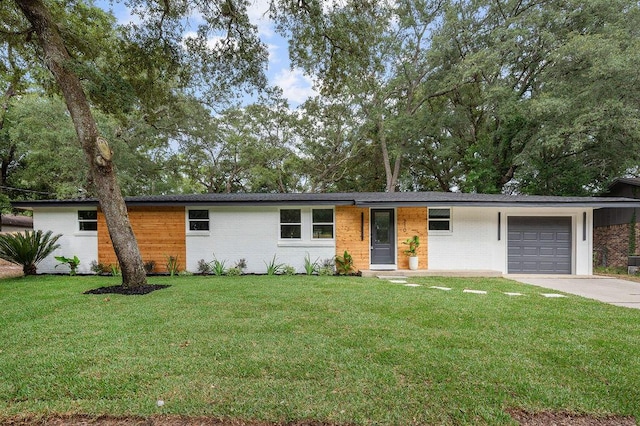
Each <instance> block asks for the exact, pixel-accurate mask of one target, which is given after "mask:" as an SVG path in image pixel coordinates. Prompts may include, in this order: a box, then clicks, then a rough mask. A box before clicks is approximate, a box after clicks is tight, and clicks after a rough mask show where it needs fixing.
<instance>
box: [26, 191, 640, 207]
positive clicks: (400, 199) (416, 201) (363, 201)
mask: <svg viewBox="0 0 640 426" xmlns="http://www.w3.org/2000/svg"><path fill="white" fill-rule="evenodd" d="M125 201H126V203H127V205H128V206H235V205H245V206H246V205H355V206H361V207H402V206H425V205H428V206H432V207H433V206H442V207H446V206H477V207H589V208H603V207H639V208H640V200H635V199H631V198H617V197H558V196H536V195H505V194H470V193H460V192H338V193H293V194H292V193H289V194H255V193H253V194H248V193H236V194H186V195H148V196H139V197H126V198H125ZM97 205H98V200H97V199H95V198H85V199H68V200H38V201H16V202H13V206H14V207H15V208H19V209H31V208H34V207H40V208H42V207H64V206H69V207H71V206H97Z"/></svg>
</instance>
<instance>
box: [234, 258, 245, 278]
mask: <svg viewBox="0 0 640 426" xmlns="http://www.w3.org/2000/svg"><path fill="white" fill-rule="evenodd" d="M234 268H237V269H239V270H240V272H241V273H243V274H244V270H245V269H247V259H244V258H242V259H238V261H237V262H236V264H235V265H234Z"/></svg>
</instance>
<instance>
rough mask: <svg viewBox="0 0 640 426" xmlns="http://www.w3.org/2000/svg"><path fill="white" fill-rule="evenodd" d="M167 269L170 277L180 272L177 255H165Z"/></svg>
mask: <svg viewBox="0 0 640 426" xmlns="http://www.w3.org/2000/svg"><path fill="white" fill-rule="evenodd" d="M167 271H169V275H170V276H172V277H173V276H174V275H176V274H177V273H178V272H180V261H179V260H178V256H167Z"/></svg>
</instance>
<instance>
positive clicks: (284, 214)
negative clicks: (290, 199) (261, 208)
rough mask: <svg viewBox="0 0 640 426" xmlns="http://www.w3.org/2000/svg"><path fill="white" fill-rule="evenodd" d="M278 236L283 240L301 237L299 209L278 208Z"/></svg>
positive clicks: (300, 213)
mask: <svg viewBox="0 0 640 426" xmlns="http://www.w3.org/2000/svg"><path fill="white" fill-rule="evenodd" d="M280 238H281V239H283V240H290V239H296V240H299V239H301V238H302V212H301V211H300V209H281V210H280Z"/></svg>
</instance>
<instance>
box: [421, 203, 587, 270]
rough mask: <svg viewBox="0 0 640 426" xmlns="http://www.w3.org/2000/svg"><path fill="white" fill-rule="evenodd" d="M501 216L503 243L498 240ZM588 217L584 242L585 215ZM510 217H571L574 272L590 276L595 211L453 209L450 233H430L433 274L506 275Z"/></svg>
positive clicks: (430, 267) (583, 209) (572, 209)
mask: <svg viewBox="0 0 640 426" xmlns="http://www.w3.org/2000/svg"><path fill="white" fill-rule="evenodd" d="M498 212H500V213H501V219H500V240H498ZM585 212H586V213H587V223H586V237H587V238H586V240H583V213H585ZM509 216H570V217H571V218H572V229H571V233H572V238H573V241H572V262H573V266H572V271H573V273H574V274H576V275H591V274H592V273H593V270H592V261H591V253H592V247H593V210H592V209H590V208H579V209H578V208H535V209H531V208H530V209H524V208H489V207H452V208H451V228H452V230H451V232H444V231H442V232H436V231H430V232H429V269H430V270H474V269H475V270H493V271H500V272H502V273H505V274H506V273H507V218H508V217H509Z"/></svg>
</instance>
